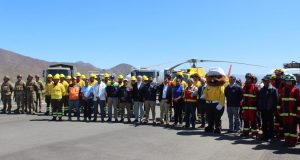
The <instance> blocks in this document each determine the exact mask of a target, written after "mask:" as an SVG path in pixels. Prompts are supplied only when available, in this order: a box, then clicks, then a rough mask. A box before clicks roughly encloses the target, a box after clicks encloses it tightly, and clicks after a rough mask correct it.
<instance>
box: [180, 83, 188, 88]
mask: <svg viewBox="0 0 300 160" xmlns="http://www.w3.org/2000/svg"><path fill="white" fill-rule="evenodd" d="M181 85H182V87H183V88H184V89H186V88H187V87H188V84H187V83H186V82H185V81H182V82H181Z"/></svg>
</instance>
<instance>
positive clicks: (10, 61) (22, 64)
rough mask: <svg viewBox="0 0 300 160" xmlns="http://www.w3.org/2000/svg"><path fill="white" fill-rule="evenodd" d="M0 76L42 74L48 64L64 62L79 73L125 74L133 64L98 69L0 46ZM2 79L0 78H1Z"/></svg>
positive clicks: (12, 76)
mask: <svg viewBox="0 0 300 160" xmlns="http://www.w3.org/2000/svg"><path fill="white" fill-rule="evenodd" d="M0 57H1V58H0V78H1V79H2V77H3V76H4V75H9V76H10V77H11V78H12V79H13V80H15V79H16V76H17V74H22V75H23V77H25V76H27V75H28V74H40V75H42V73H43V70H44V69H47V68H48V66H49V65H52V64H57V63H64V64H69V65H74V66H75V67H76V68H77V71H79V72H80V73H84V74H88V73H89V71H97V72H100V73H105V72H109V73H114V74H116V75H118V74H123V75H127V74H129V73H130V72H131V70H132V68H134V67H133V66H131V65H129V64H119V65H117V66H115V67H112V68H110V69H100V68H97V67H96V66H93V65H92V64H90V63H86V62H82V61H78V62H75V63H71V62H48V61H44V60H39V59H36V58H31V57H28V56H24V55H22V54H18V53H15V52H12V51H8V50H5V49H1V48H0ZM1 81H2V80H1Z"/></svg>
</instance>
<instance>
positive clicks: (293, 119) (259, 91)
mask: <svg viewBox="0 0 300 160" xmlns="http://www.w3.org/2000/svg"><path fill="white" fill-rule="evenodd" d="M245 78H246V82H245V84H239V85H241V87H243V88H242V95H241V99H240V100H239V101H240V104H238V105H239V107H240V109H241V112H240V115H241V117H242V118H241V119H242V120H243V122H244V124H243V129H242V131H240V132H241V135H242V136H249V135H250V133H252V135H254V136H256V135H258V131H259V129H262V131H263V140H269V139H272V138H274V137H276V138H278V139H285V142H286V143H287V144H288V145H289V146H295V145H296V144H297V141H298V126H299V120H300V90H299V88H300V86H299V83H300V81H299V79H300V77H297V78H296V77H295V76H294V75H289V74H284V71H283V70H282V69H276V70H275V72H274V74H273V75H266V76H265V77H264V78H263V79H262V81H263V86H261V85H257V84H256V83H257V79H256V77H255V76H254V75H253V74H250V73H248V74H246V76H245ZM17 79H18V80H17V82H15V85H13V84H12V82H11V81H10V77H8V76H5V77H4V82H3V83H2V85H1V100H2V102H3V109H2V113H3V114H5V113H7V114H11V113H12V111H11V109H12V101H13V100H14V101H15V102H16V104H17V109H16V110H14V111H13V112H14V113H15V114H20V113H22V114H24V113H27V114H36V113H41V110H42V108H41V107H42V105H41V104H42V103H41V101H42V98H43V97H45V102H46V112H45V115H52V117H53V118H52V120H53V121H56V120H58V121H61V120H62V117H63V116H64V115H67V117H68V120H70V121H71V120H72V117H73V116H75V117H76V118H77V120H78V121H80V114H81V113H83V117H84V121H88V120H89V121H97V118H98V114H99V117H100V119H101V122H104V119H105V118H107V120H106V121H107V122H111V121H112V119H113V117H112V116H114V120H115V122H124V119H125V118H126V119H127V122H128V123H131V119H132V118H134V122H135V123H148V122H149V120H150V119H149V116H150V110H151V115H152V123H153V124H156V123H157V122H156V113H157V112H156V110H155V109H156V104H157V100H159V102H160V117H159V123H160V124H161V125H167V126H168V125H169V122H170V121H171V120H172V121H174V125H175V126H179V125H182V123H183V121H184V122H185V126H183V127H186V128H189V127H190V125H191V126H192V128H193V129H194V128H195V121H196V119H197V116H196V113H198V114H199V115H198V119H199V121H202V125H201V126H200V127H201V128H204V127H205V124H206V122H207V121H211V120H210V119H209V120H206V119H205V117H206V115H207V109H204V108H206V107H207V105H206V104H205V103H206V102H207V101H205V97H204V96H203V95H202V94H203V93H205V86H206V82H205V78H204V77H200V76H199V75H198V74H195V75H193V76H192V78H190V79H189V80H188V81H187V82H185V81H184V80H183V76H182V75H178V76H177V77H176V78H175V79H173V80H172V77H171V75H168V74H167V75H165V80H164V82H163V83H162V84H157V83H155V82H154V81H153V79H152V77H147V76H137V77H135V76H132V77H131V79H126V78H124V77H123V76H122V75H119V76H118V77H117V78H116V77H114V76H113V75H109V74H108V73H105V74H104V75H95V74H90V75H89V78H86V77H85V75H81V74H80V73H79V72H78V73H76V75H75V76H74V77H71V76H66V77H65V75H63V74H56V75H51V74H49V75H47V81H46V84H44V83H43V82H42V81H41V80H40V76H39V75H35V80H34V77H33V75H28V77H27V81H26V82H25V81H23V80H22V76H21V75H18V76H17ZM115 79H117V81H115ZM236 83H237V81H236V78H234V77H230V84H228V86H230V85H233V84H236ZM297 83H298V84H297ZM43 93H44V95H45V96H43ZM227 96H228V95H226V97H227ZM157 97H158V98H157ZM227 101H228V100H227ZM205 106H206V107H205ZM274 106H275V107H274ZM172 109H174V116H172ZM196 110H197V112H196ZM170 111H171V112H170ZM92 115H93V117H92ZM125 116H126V117H125ZM119 117H120V119H118V118H119ZM92 118H93V119H92ZM261 120H262V124H261V123H260V122H261ZM273 121H274V122H273ZM220 125H221V124H220ZM205 131H208V132H210V131H209V129H208V128H206V129H205ZM214 132H215V133H221V131H220V130H215V131H214ZM237 132H239V130H237Z"/></svg>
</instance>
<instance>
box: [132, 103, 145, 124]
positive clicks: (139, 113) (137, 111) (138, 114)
mask: <svg viewBox="0 0 300 160" xmlns="http://www.w3.org/2000/svg"><path fill="white" fill-rule="evenodd" d="M143 106H144V103H143V102H134V115H135V120H138V119H139V118H140V119H143V118H144V108H143Z"/></svg>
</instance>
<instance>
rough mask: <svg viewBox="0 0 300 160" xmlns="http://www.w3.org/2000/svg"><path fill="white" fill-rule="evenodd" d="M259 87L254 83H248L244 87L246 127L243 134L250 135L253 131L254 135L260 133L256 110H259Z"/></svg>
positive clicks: (243, 104) (244, 119) (243, 103)
mask: <svg viewBox="0 0 300 160" xmlns="http://www.w3.org/2000/svg"><path fill="white" fill-rule="evenodd" d="M258 92H259V91H258V88H257V87H255V85H254V83H246V84H245V86H244V87H243V102H242V109H243V121H244V129H243V134H244V135H249V133H250V132H252V134H253V135H257V134H258V130H257V121H256V112H257V96H258Z"/></svg>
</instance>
